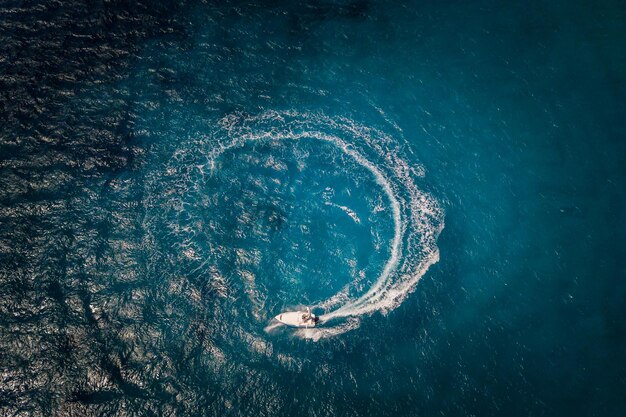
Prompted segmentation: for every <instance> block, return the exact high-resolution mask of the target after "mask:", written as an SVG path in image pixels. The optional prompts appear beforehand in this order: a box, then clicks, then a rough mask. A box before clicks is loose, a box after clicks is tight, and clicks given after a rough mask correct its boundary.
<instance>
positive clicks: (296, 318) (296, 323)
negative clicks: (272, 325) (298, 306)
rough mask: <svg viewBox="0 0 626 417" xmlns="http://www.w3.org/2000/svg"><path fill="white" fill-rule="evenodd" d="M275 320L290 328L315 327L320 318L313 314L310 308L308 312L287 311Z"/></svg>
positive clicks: (307, 309)
mask: <svg viewBox="0 0 626 417" xmlns="http://www.w3.org/2000/svg"><path fill="white" fill-rule="evenodd" d="M274 318H275V319H276V320H278V321H279V322H281V323H282V324H284V325H287V326H290V327H307V328H308V327H315V325H316V324H317V322H318V321H319V317H317V316H316V315H315V314H313V313H311V309H310V308H309V307H307V308H306V311H286V312H284V313H280V314H279V315H277V316H276V317H274Z"/></svg>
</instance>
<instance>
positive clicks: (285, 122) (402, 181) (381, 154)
mask: <svg viewBox="0 0 626 417" xmlns="http://www.w3.org/2000/svg"><path fill="white" fill-rule="evenodd" d="M221 125H222V127H223V128H224V130H225V132H226V140H225V141H223V140H222V141H220V146H219V147H217V148H214V150H213V151H212V152H210V154H209V156H208V162H209V166H210V168H211V169H214V167H215V161H216V159H217V158H218V157H219V156H220V155H221V154H223V153H224V152H225V151H227V150H228V149H232V148H236V147H242V146H244V144H245V143H246V142H249V141H284V140H293V141H297V140H300V139H315V140H320V141H324V142H327V143H331V144H332V145H334V146H335V147H337V148H338V149H339V150H341V151H342V152H343V153H344V154H346V155H347V156H349V157H350V158H351V159H353V160H354V161H355V162H356V163H357V164H359V165H360V166H362V167H364V168H365V169H366V170H367V171H369V172H370V173H371V175H372V176H373V178H374V180H375V182H376V183H377V184H378V185H379V186H380V187H381V189H382V190H383V191H384V194H385V195H386V197H387V200H388V201H387V204H388V205H389V207H390V209H391V213H392V217H393V222H394V234H393V238H392V239H391V241H390V243H389V254H390V255H389V259H388V260H387V262H386V263H385V266H384V268H383V270H382V272H381V273H380V275H378V277H377V278H376V279H375V280H374V281H373V284H372V285H371V287H370V288H369V289H368V290H367V291H365V293H363V294H362V295H360V296H350V295H349V289H350V284H348V285H347V286H346V287H345V288H344V290H342V291H340V292H339V293H337V294H335V295H334V296H332V297H330V298H329V299H327V300H323V301H320V302H319V303H317V304H316V305H314V306H313V307H314V308H317V309H322V310H324V311H325V313H324V314H322V315H320V321H321V322H322V323H323V325H322V326H321V327H318V328H313V329H300V330H298V331H296V334H297V335H299V336H301V337H306V338H311V339H315V340H317V339H320V338H323V337H329V336H333V335H336V334H340V333H344V332H346V331H348V330H351V329H354V328H356V327H358V325H359V317H361V316H364V315H367V314H371V313H374V312H376V311H380V312H383V313H386V312H388V311H390V310H393V309H394V308H396V307H397V306H398V305H399V304H400V303H401V302H402V301H403V300H404V298H405V297H406V296H407V295H408V294H409V293H411V292H412V291H413V290H414V289H415V286H416V284H417V282H418V281H419V279H420V278H421V277H422V276H423V275H424V274H425V273H426V271H427V270H428V268H429V267H430V266H431V265H432V264H434V263H436V262H437V261H438V260H439V250H438V248H437V245H436V241H437V237H438V235H439V233H440V232H441V230H442V229H443V211H442V209H441V208H440V206H439V204H438V203H437V201H436V200H435V199H434V198H433V197H432V196H431V195H430V194H428V193H426V192H424V191H422V190H420V189H419V188H418V187H417V186H416V184H415V180H414V178H415V177H417V178H419V177H422V176H423V169H422V168H421V167H419V166H418V167H411V166H409V165H408V164H407V163H406V162H405V161H404V160H403V159H402V158H401V157H400V153H399V150H398V145H397V144H396V143H395V141H394V140H393V138H391V137H390V136H388V135H386V134H384V133H382V132H380V131H378V130H375V129H371V128H366V127H363V126H360V125H357V124H355V123H354V122H352V121H350V120H348V119H338V120H336V119H332V118H328V117H325V116H322V115H317V114H298V113H295V112H284V113H279V112H268V113H265V114H263V115H261V116H257V117H251V118H250V117H249V118H238V117H233V116H231V117H228V118H225V119H223V120H222V121H221ZM366 155H367V156H366Z"/></svg>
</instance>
